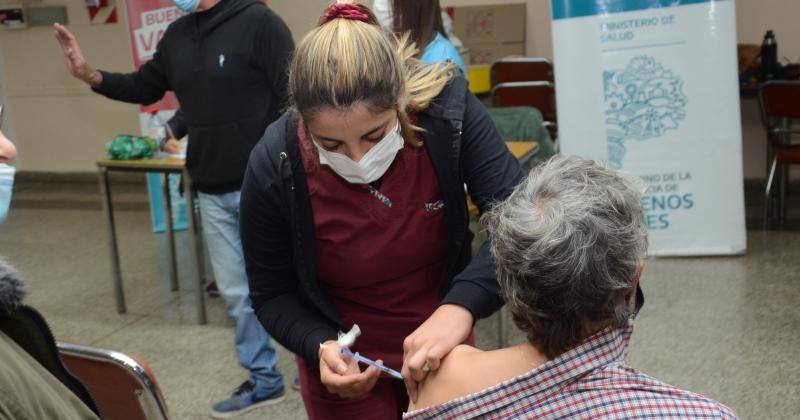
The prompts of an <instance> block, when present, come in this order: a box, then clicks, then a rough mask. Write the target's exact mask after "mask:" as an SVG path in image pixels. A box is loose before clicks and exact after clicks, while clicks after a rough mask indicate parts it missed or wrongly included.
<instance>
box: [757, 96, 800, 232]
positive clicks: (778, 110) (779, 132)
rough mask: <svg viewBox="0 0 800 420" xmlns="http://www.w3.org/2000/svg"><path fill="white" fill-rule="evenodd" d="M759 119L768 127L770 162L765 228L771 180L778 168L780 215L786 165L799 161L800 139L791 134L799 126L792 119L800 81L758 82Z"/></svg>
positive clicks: (797, 111) (799, 104)
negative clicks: (795, 140) (794, 126)
mask: <svg viewBox="0 0 800 420" xmlns="http://www.w3.org/2000/svg"><path fill="white" fill-rule="evenodd" d="M758 99H759V105H760V108H761V120H762V122H763V123H764V127H765V128H766V130H767V142H768V151H769V152H768V156H771V157H772V163H771V164H770V168H769V176H768V177H767V187H766V189H765V192H764V228H766V227H767V222H768V219H769V216H770V209H771V207H772V201H773V197H772V183H773V181H774V180H775V174H776V172H777V171H778V170H780V172H779V173H778V176H779V177H780V181H779V185H780V194H779V197H778V198H779V203H778V204H779V208H778V209H779V211H778V217H779V219H781V220H782V219H783V218H784V216H785V211H786V208H785V207H786V189H787V184H788V182H789V171H788V169H789V165H792V164H795V165H797V164H800V143H793V142H792V139H791V138H792V135H793V134H800V129H795V128H792V120H794V119H800V81H770V82H767V83H764V84H763V85H761V88H760V89H759V93H758Z"/></svg>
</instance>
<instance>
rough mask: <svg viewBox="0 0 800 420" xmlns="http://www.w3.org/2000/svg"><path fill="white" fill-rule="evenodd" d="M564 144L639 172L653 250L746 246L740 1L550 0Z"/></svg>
mask: <svg viewBox="0 0 800 420" xmlns="http://www.w3.org/2000/svg"><path fill="white" fill-rule="evenodd" d="M552 13H553V47H554V64H555V84H556V95H557V97H556V99H557V109H558V132H559V140H558V141H559V142H560V144H561V146H560V147H561V153H564V154H570V155H580V156H584V157H587V158H592V159H595V160H598V161H605V162H607V163H608V164H609V165H610V166H611V167H613V168H617V169H620V170H622V171H625V172H629V173H632V174H635V175H637V176H639V177H640V178H641V179H642V181H643V182H644V185H645V187H646V188H647V190H646V192H645V194H644V196H643V198H642V204H643V206H644V209H645V212H646V222H647V227H648V230H649V233H650V253H651V254H652V255H715V254H740V253H744V252H745V250H746V238H745V219H744V187H743V178H742V142H741V137H742V134H741V122H740V113H739V90H738V79H737V77H738V76H737V61H736V60H737V59H736V16H735V3H734V1H733V0H552Z"/></svg>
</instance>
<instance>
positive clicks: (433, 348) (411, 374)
mask: <svg viewBox="0 0 800 420" xmlns="http://www.w3.org/2000/svg"><path fill="white" fill-rule="evenodd" d="M473 322H474V320H473V317H472V313H471V312H470V311H468V310H467V309H466V308H464V307H462V306H459V305H450V304H446V305H442V306H440V307H439V308H438V309H436V311H435V312H434V313H433V314H431V316H430V317H428V319H427V320H425V322H423V323H422V325H420V326H419V328H417V329H416V330H414V332H413V333H411V335H409V336H408V337H406V339H405V340H404V341H403V371H402V374H403V378H404V381H405V384H406V390H407V391H408V395H409V396H410V397H411V400H412V401H416V400H417V387H418V386H419V382H420V381H422V379H424V378H425V375H426V374H427V373H428V371H431V370H436V369H439V364H440V362H441V361H442V359H443V358H444V357H445V356H447V354H448V353H450V351H451V350H453V349H454V348H455V347H456V346H457V345H459V344H461V343H463V342H464V340H466V339H467V337H469V335H470V333H471V332H472V324H473Z"/></svg>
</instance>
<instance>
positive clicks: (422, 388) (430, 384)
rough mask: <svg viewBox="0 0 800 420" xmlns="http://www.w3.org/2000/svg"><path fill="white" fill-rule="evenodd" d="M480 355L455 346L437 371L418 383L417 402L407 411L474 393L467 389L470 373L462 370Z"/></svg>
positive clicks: (479, 352)
mask: <svg viewBox="0 0 800 420" xmlns="http://www.w3.org/2000/svg"><path fill="white" fill-rule="evenodd" d="M481 353H482V352H481V351H480V350H478V349H476V348H474V347H472V346H468V345H466V344H461V345H458V346H456V347H455V348H454V349H453V350H452V351H451V352H450V353H449V354H448V355H447V356H445V358H444V359H442V363H441V364H440V365H439V369H437V370H435V371H431V372H429V373H428V375H426V376H425V379H423V380H422V382H420V384H419V389H418V394H417V401H416V402H413V401H412V402H411V403H410V404H409V406H408V411H413V410H420V409H423V408H427V407H432V406H435V405H439V404H443V403H445V402H447V401H450V400H452V399H454V398H456V397H459V396H462V395H466V394H469V393H471V392H474V391H471V390H470V389H469V385H470V382H471V381H470V376H471V375H470V374H471V373H472V371H470V370H469V369H464V366H470V365H471V363H472V362H473V361H472V359H474V358H475V356H476V355H480V354H481Z"/></svg>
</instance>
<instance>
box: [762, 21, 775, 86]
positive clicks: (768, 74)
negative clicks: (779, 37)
mask: <svg viewBox="0 0 800 420" xmlns="http://www.w3.org/2000/svg"><path fill="white" fill-rule="evenodd" d="M777 70H778V43H777V42H776V41H775V34H774V33H773V32H772V31H771V30H769V31H767V33H766V34H764V42H762V43H761V81H762V82H766V81H767V80H771V79H774V78H775V73H776V72H777Z"/></svg>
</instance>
